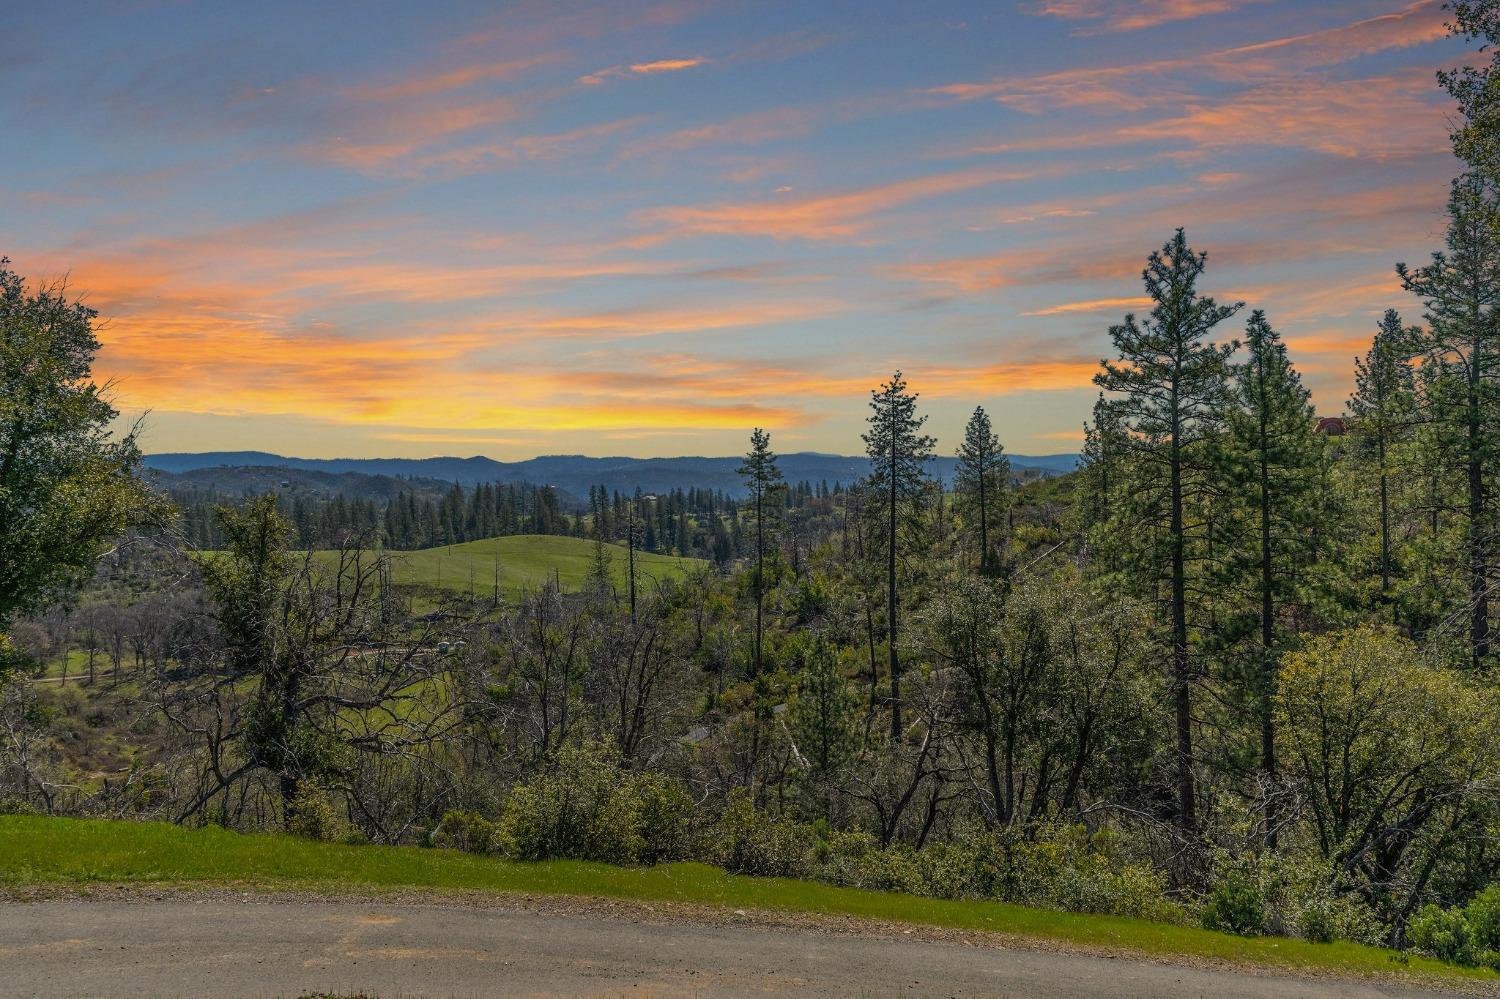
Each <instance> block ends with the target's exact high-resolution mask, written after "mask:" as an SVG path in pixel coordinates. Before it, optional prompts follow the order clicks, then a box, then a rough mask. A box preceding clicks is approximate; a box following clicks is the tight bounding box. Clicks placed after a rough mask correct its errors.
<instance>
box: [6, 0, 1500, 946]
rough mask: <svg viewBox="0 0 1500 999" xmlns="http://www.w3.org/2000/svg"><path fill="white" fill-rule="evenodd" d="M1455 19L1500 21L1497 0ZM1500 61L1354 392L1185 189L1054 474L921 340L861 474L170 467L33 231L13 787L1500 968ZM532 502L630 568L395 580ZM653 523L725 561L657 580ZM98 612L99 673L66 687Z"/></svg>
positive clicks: (1474, 106)
mask: <svg viewBox="0 0 1500 999" xmlns="http://www.w3.org/2000/svg"><path fill="white" fill-rule="evenodd" d="M1454 11H1455V14H1454V16H1455V18H1456V23H1457V25H1458V28H1457V29H1455V30H1457V31H1459V32H1460V33H1466V34H1468V35H1469V36H1471V37H1474V38H1478V39H1480V40H1482V41H1486V42H1493V41H1496V40H1497V38H1496V35H1497V32H1500V22H1497V16H1496V15H1495V14H1494V13H1493V12H1490V8H1489V5H1484V4H1477V5H1470V4H1465V3H1459V4H1456V5H1455V6H1454ZM1497 81H1500V75H1497V70H1496V68H1495V66H1494V65H1487V66H1485V67H1481V68H1478V69H1470V70H1464V71H1458V72H1455V73H1452V74H1447V75H1444V76H1443V77H1442V78H1441V82H1442V84H1443V86H1445V87H1446V88H1447V90H1448V92H1449V93H1450V94H1451V95H1452V96H1453V97H1454V98H1455V99H1456V100H1457V101H1458V108H1459V117H1458V118H1457V119H1456V121H1455V126H1454V134H1453V139H1454V149H1455V152H1456V154H1457V156H1458V157H1459V161H1460V163H1461V167H1462V169H1461V172H1460V173H1459V175H1458V176H1457V177H1456V178H1455V179H1454V181H1453V184H1452V189H1451V195H1450V198H1449V201H1448V209H1447V217H1446V220H1445V225H1446V231H1445V237H1444V242H1443V245H1442V246H1441V247H1440V248H1436V249H1435V252H1433V253H1432V254H1431V256H1430V257H1429V258H1428V259H1427V260H1425V261H1417V262H1409V263H1395V264H1394V266H1395V268H1396V273H1397V274H1398V275H1399V278H1400V281H1401V282H1402V285H1403V287H1404V289H1405V291H1406V292H1407V293H1408V297H1409V303H1379V302H1374V303H1370V306H1371V309H1372V310H1373V312H1372V315H1373V314H1378V313H1379V312H1380V310H1382V309H1385V311H1384V313H1383V316H1382V317H1381V318H1380V319H1379V321H1378V322H1377V323H1372V325H1371V328H1370V330H1369V334H1370V341H1369V345H1368V348H1367V350H1365V352H1364V353H1363V355H1362V356H1361V357H1359V358H1358V359H1356V360H1355V361H1354V366H1353V372H1352V374H1353V384H1354V390H1353V392H1352V394H1351V395H1350V396H1349V398H1348V399H1347V401H1346V402H1345V401H1342V400H1329V401H1328V405H1327V406H1326V408H1325V412H1324V413H1323V414H1321V415H1322V417H1324V418H1322V419H1320V414H1319V413H1318V412H1316V411H1315V409H1314V406H1313V402H1312V398H1311V394H1310V392H1309V391H1308V389H1307V388H1306V387H1304V385H1303V384H1302V381H1301V379H1300V377H1299V374H1298V372H1297V370H1296V367H1295V366H1294V364H1293V362H1292V358H1291V356H1290V354H1289V353H1288V350H1287V347H1286V345H1285V343H1284V342H1283V339H1282V335H1281V333H1280V332H1279V331H1278V329H1277V327H1276V325H1275V317H1274V316H1273V315H1270V314H1268V313H1267V312H1265V311H1262V310H1261V309H1258V308H1254V307H1253V304H1254V303H1251V304H1250V305H1247V304H1246V303H1241V302H1234V301H1221V300H1219V299H1216V298H1215V297H1214V296H1213V294H1212V291H1213V276H1214V271H1213V269H1212V267H1211V266H1210V255H1209V254H1208V253H1207V252H1205V251H1204V249H1203V248H1201V247H1197V246H1194V245H1193V244H1192V243H1191V242H1190V241H1189V239H1188V234H1187V233H1186V232H1184V231H1183V230H1182V229H1176V230H1175V231H1173V230H1172V229H1171V228H1170V225H1168V226H1167V227H1166V230H1167V231H1165V232H1164V233H1163V235H1164V236H1165V239H1164V242H1163V243H1162V245H1160V247H1158V248H1155V249H1154V250H1151V251H1150V252H1149V253H1148V254H1146V255H1145V259H1144V265H1143V270H1142V275H1141V277H1142V282H1143V287H1144V293H1145V295H1146V296H1148V297H1149V299H1150V301H1151V303H1152V304H1151V306H1150V307H1149V309H1147V310H1144V311H1142V312H1141V313H1140V314H1131V315H1127V316H1125V317H1123V318H1122V320H1121V321H1120V322H1119V323H1118V324H1115V325H1113V326H1111V327H1110V328H1109V330H1108V337H1109V341H1110V343H1111V344H1112V356H1111V357H1109V358H1108V359H1106V360H1104V361H1103V362H1102V363H1101V366H1100V369H1099V371H1098V373H1097V375H1096V376H1095V379H1094V381H1095V384H1096V385H1097V387H1098V389H1099V397H1098V402H1097V404H1096V405H1095V407H1094V409H1093V412H1092V413H1091V414H1090V416H1089V418H1088V421H1087V425H1086V427H1085V445H1084V457H1083V464H1082V467H1081V468H1080V469H1079V470H1078V471H1077V472H1074V473H1071V474H1069V475H1066V476H1062V477H1058V478H1053V479H1032V480H1030V481H1026V482H1024V483H1018V482H1017V481H1016V479H1015V478H1014V477H1013V476H1012V475H1011V474H1010V470H1009V468H1008V464H1007V460H1006V454H1005V449H1004V447H1003V446H1002V444H1001V441H1000V439H999V438H1000V436H1001V434H1002V433H1003V430H1004V428H999V427H996V426H995V425H994V424H993V422H992V420H991V418H990V416H989V415H988V414H987V413H986V411H985V409H984V408H983V407H982V406H976V407H975V409H974V410H973V415H972V418H970V420H969V421H968V424H967V427H966V429H965V433H964V437H963V440H962V442H961V444H960V446H959V447H958V449H957V457H958V459H959V461H958V472H957V474H956V475H955V476H954V478H953V480H952V481H951V482H949V483H947V484H946V486H944V485H941V484H939V482H938V481H937V480H936V479H935V478H934V476H932V474H931V473H930V466H931V459H932V457H933V454H934V449H935V446H936V445H935V442H934V440H933V438H932V437H931V436H929V435H928V433H927V432H926V429H925V426H924V422H925V416H924V413H923V409H922V404H921V399H920V396H919V392H918V391H917V390H918V389H920V385H919V384H914V385H909V384H908V382H907V381H906V379H905V377H904V376H903V374H902V373H901V372H899V371H898V372H895V373H893V374H891V375H890V376H889V377H888V378H886V379H885V380H884V381H880V382H879V384H878V385H877V387H875V388H874V389H873V390H872V391H871V394H870V398H869V400H868V401H869V410H868V424H867V430H866V432H865V434H864V437H863V443H864V445H865V451H866V453H867V455H868V457H869V460H870V463H871V464H870V467H871V473H870V475H869V477H868V478H867V479H866V480H865V481H864V482H862V483H861V484H860V485H859V486H857V487H856V488H850V489H842V488H839V489H829V488H826V487H823V486H817V487H814V486H811V485H809V484H805V483H803V484H799V485H796V486H790V487H789V485H788V483H786V482H785V481H784V479H783V476H782V473H781V471H780V469H779V468H778V465H777V456H776V452H775V449H774V447H773V440H772V435H771V434H770V433H769V432H767V431H765V430H763V429H754V430H753V431H751V432H750V434H749V439H748V443H747V449H746V454H745V457H744V461H743V465H742V467H741V475H742V476H743V479H744V482H745V487H746V489H745V493H746V498H743V499H737V500H734V501H730V500H728V499H726V498H725V497H724V496H723V495H722V494H721V493H716V492H711V491H708V490H702V491H692V492H682V493H678V494H672V495H667V496H663V497H654V496H653V497H649V498H648V497H645V496H635V497H622V496H620V495H619V494H618V493H606V492H605V491H604V490H603V489H599V490H596V491H594V492H592V493H591V495H590V497H589V498H588V503H587V507H586V508H585V509H580V510H577V511H574V512H563V511H561V510H559V509H558V507H557V505H556V503H555V502H554V501H549V500H548V498H547V497H548V495H549V493H548V491H547V490H546V489H539V488H536V487H504V486H498V485H497V486H486V485H481V486H478V487H475V488H473V489H470V490H465V489H463V488H462V487H454V489H453V491H452V492H451V493H450V494H449V495H448V496H446V497H445V498H443V499H441V500H437V501H431V500H423V501H421V502H418V501H417V500H416V499H415V498H412V497H406V496H403V497H402V498H400V499H397V500H393V501H392V502H390V503H389V504H387V505H386V506H385V507H384V508H383V509H379V510H377V508H376V507H375V506H374V505H373V504H356V505H355V506H352V507H351V506H349V505H344V504H342V503H339V504H337V505H330V506H328V507H327V508H318V509H313V508H311V507H307V508H299V507H297V506H296V505H294V504H289V503H288V502H287V501H286V500H285V499H284V498H282V499H278V497H277V496H276V495H274V494H266V495H263V496H259V497H254V498H250V499H246V500H243V501H240V502H234V503H223V502H214V503H211V502H208V501H202V500H200V499H190V500H188V501H185V502H181V503H174V502H172V499H171V498H170V497H167V496H165V495H163V494H160V493H158V492H156V491H154V490H153V489H152V488H151V487H150V486H149V484H148V482H147V480H146V479H145V478H143V476H142V475H141V473H140V462H141V455H140V451H139V445H138V439H137V437H136V436H135V434H134V433H126V434H123V435H121V434H118V433H115V432H113V431H112V430H111V421H112V420H113V418H114V416H115V413H114V411H113V408H112V407H111V403H110V400H109V396H108V392H107V389H106V387H104V386H100V385H98V384H96V383H95V382H94V381H92V380H91V366H92V362H93V359H94V356H95V353H96V352H97V350H98V348H99V341H98V338H97V335H96V333H97V322H98V317H97V316H96V315H95V314H94V312H93V311H92V310H91V309H90V308H88V307H87V306H86V305H84V304H81V303H80V302H79V301H78V300H77V299H76V298H75V297H73V296H71V295H70V293H69V292H68V290H67V289H66V288H65V287H63V286H61V285H56V286H48V285H34V284H28V283H27V282H26V281H25V280H24V279H23V278H22V277H21V276H20V275H19V274H17V273H15V272H13V271H11V270H10V269H9V267H8V265H7V266H6V267H5V268H3V269H0V328H3V330H4V340H3V342H0V351H3V354H0V371H3V372H4V375H3V377H4V378H5V380H6V392H5V395H4V397H3V401H0V636H3V638H4V643H5V644H4V655H5V672H4V673H3V674H0V676H3V679H0V810H4V811H11V812H38V813H47V814H63V815H94V816H109V817H126V818H151V819H160V820H167V821H171V822H176V823H182V824H187V825H203V824H208V823H214V824H217V825H220V826H224V827H227V828H230V829H235V830H244V831H251V830H282V831H285V832H287V833H290V834H294V835H298V836H307V837H313V838H318V839H325V840H339V841H346V842H352V843H384V844H420V845H426V846H431V847H435V848H451V849H461V850H468V851H474V852H477V853H485V854H495V855H498V856H504V857H509V858H515V859H521V860H539V859H547V858H556V857H564V858H579V859H587V860H599V861H606V862H611V863H620V864H655V863H659V862H664V861H671V860H679V859H697V860H701V861H704V862H707V863H711V864H716V865H718V866H720V867H723V868H725V869H727V870H729V871H732V872H739V873H749V874H761V875H779V876H787V877H798V878H807V879H814V880H819V881H826V882H830V883H833V884H839V885H857V886H864V887H874V888H880V889H885V890H892V891H903V892H910V893H914V894H919V895H930V896H937V897H961V898H987V899H1002V900H1007V901H1015V902H1022V903H1026V904H1032V905H1040V906H1049V907H1055V908H1061V909H1068V910H1073V911H1080V912H1100V913H1114V914H1121V915H1133V916H1143V917H1147V918H1151V919H1157V920H1163V921H1167V922H1180V923H1200V924H1202V925H1205V926H1207V927H1209V928H1214V929H1223V930H1227V931H1230V932H1236V933H1246V934H1285V935H1291V936H1297V937H1303V938H1306V939H1309V940H1315V941H1329V940H1335V939H1343V940H1355V941H1361V942H1367V943H1379V944H1384V945H1388V946H1392V947H1411V948H1415V949H1417V950H1419V951H1423V952H1426V953H1431V954H1434V955H1436V956H1439V957H1442V958H1445V959H1448V960H1452V961H1457V962H1459V963H1466V964H1475V965H1491V966H1494V967H1495V968H1497V969H1500V845H1497V844H1500V839H1497V837H1500V738H1497V737H1496V733H1497V732H1500V665H1497V658H1500V634H1497V633H1495V632H1494V631H1493V630H1492V629H1493V626H1494V625H1495V623H1496V622H1495V620H1494V614H1495V610H1496V607H1497V601H1496V599H1495V593H1494V586H1495V583H1496V580H1497V578H1500V127H1497V124H1500V123H1497V117H1496V116H1497V115H1500V97H1497V96H1496V95H1497V94H1500V82H1497ZM1145 249H1146V248H1143V251H1144V250H1145ZM1210 249H1211V248H1210ZM1388 305H1404V308H1405V311H1404V312H1400V311H1397V309H1396V308H1389V309H1387V308H1386V307H1387V306H1388ZM879 377H880V376H878V375H877V376H874V377H872V379H871V380H872V381H877V380H878V379H879ZM747 429H748V428H747ZM178 498H179V499H183V498H182V497H178ZM554 499H555V498H554ZM518 532H520V533H556V534H570V535H572V536H574V537H577V538H581V539H584V540H585V541H587V542H590V543H591V544H592V546H593V548H592V550H593V553H594V558H595V559H596V570H597V571H593V572H591V574H590V578H589V581H588V582H587V583H586V584H585V585H583V586H582V587H579V588H575V589H566V590H565V589H564V588H562V587H559V586H557V585H544V586H540V587H536V588H533V589H531V590H529V591H528V592H526V593H525V594H523V595H522V596H521V597H520V598H519V599H516V600H508V599H500V597H499V593H498V590H497V591H496V592H495V593H494V594H490V595H481V596H474V595H471V594H465V593H460V592H444V591H438V590H434V589H432V588H425V589H424V588H417V587H411V586H405V585H402V584H401V583H400V582H399V581H398V576H397V575H396V574H394V573H393V571H392V564H393V561H394V560H397V559H399V558H400V554H399V552H397V551H394V549H401V548H421V547H425V546H430V545H435V544H448V543H452V542H454V541H462V540H471V539H474V538H483V537H491V536H497V535H500V534H505V533H518ZM637 550H640V551H651V552H667V553H675V554H680V555H696V556H700V557H702V558H704V559H706V560H707V561H706V562H705V563H704V564H702V565H700V566H697V567H695V568H694V569H692V571H690V572H686V573H684V574H683V575H682V576H680V577H674V578H669V579H651V580H645V579H638V578H637V575H636V574H635V572H634V560H633V559H634V554H635V552H636V551H637ZM621 558H624V559H627V560H628V562H629V567H630V568H629V569H628V570H627V573H628V575H627V583H626V584H625V585H623V586H621V585H619V584H618V583H617V582H616V581H615V580H616V577H614V576H613V575H612V574H611V566H612V565H614V564H615V563H616V562H617V561H618V560H619V559H621ZM80 612H84V613H92V614H95V615H97V618H96V621H95V624H94V625H93V626H91V627H92V629H93V630H92V631H91V632H90V635H91V637H90V639H89V641H88V643H87V645H88V649H89V650H90V653H89V654H90V657H91V661H90V665H91V667H92V665H93V664H92V656H93V655H100V656H105V657H108V658H109V659H110V660H111V662H112V666H113V668H112V669H111V670H110V671H109V674H108V676H99V677H97V678H95V679H94V680H93V682H92V683H89V684H85V685H77V684H75V685H72V686H69V685H67V684H65V683H64V684H55V683H51V682H50V680H51V675H50V674H49V666H48V664H49V662H55V660H56V659H57V657H58V656H59V655H61V656H63V657H64V658H65V660H66V657H67V656H69V655H72V656H75V657H76V656H77V655H78V653H79V652H80V650H81V648H82V647H81V646H80V645H79V634H80V632H79V629H78V627H77V626H76V625H68V624H67V623H66V622H67V621H68V620H72V619H74V618H73V617H72V615H76V614H78V613H80ZM111 615H112V617H111ZM106 619H108V623H100V622H105V621H106ZM70 644H71V645H72V650H71V651H70V650H69V645H70ZM111 650H112V651H111ZM127 650H129V651H128V652H127Z"/></svg>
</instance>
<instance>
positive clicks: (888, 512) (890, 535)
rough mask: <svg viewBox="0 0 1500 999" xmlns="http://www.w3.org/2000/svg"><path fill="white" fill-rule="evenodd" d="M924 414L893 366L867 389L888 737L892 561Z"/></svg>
mask: <svg viewBox="0 0 1500 999" xmlns="http://www.w3.org/2000/svg"><path fill="white" fill-rule="evenodd" d="M926 422H927V417H925V416H918V415H917V396H916V394H915V393H912V392H908V391H907V388H906V382H905V381H904V380H903V379H902V377H901V372H899V371H897V372H896V373H895V374H893V375H891V380H890V381H888V382H885V383H884V384H882V385H881V386H880V388H878V389H873V390H872V391H871V392H870V416H869V425H870V429H869V432H868V433H866V434H864V435H863V436H864V441H865V450H866V452H867V453H868V454H869V456H870V478H869V490H868V492H869V497H870V509H871V511H872V512H873V513H874V514H875V515H876V516H877V518H878V519H879V520H880V522H881V524H882V531H881V534H882V536H883V537H882V540H883V542H884V548H885V551H884V553H883V554H884V555H885V586H886V601H885V612H886V661H887V664H888V667H889V670H890V676H891V739H892V740H893V741H894V740H898V739H900V738H901V731H902V726H901V658H900V654H899V652H898V651H897V644H898V641H899V638H900V629H899V628H898V627H897V622H898V617H897V612H898V609H899V601H898V599H897V595H896V590H897V579H896V564H897V558H898V547H897V546H898V544H899V541H900V533H901V532H900V528H901V525H902V522H903V520H906V519H908V518H910V517H911V516H912V515H913V514H914V513H915V512H916V511H917V509H918V508H919V506H920V503H921V500H922V497H923V496H924V495H925V494H926V492H927V488H928V477H927V463H928V462H929V461H931V460H932V447H933V444H934V443H935V442H934V441H933V439H932V438H931V437H929V436H927V435H926V434H924V433H922V425H923V424H924V423H926Z"/></svg>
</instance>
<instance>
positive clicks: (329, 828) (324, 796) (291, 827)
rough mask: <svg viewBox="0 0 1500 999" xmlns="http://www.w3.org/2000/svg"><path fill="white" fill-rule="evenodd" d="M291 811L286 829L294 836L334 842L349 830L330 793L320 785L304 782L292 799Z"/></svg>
mask: <svg viewBox="0 0 1500 999" xmlns="http://www.w3.org/2000/svg"><path fill="white" fill-rule="evenodd" d="M289 812H290V814H289V815H288V816H287V823H286V831H287V832H289V833H291V834H292V835H293V836H301V837H303V838H304V839H315V840H319V841H320V842H323V843H332V842H335V841H336V840H338V839H340V838H341V837H342V836H343V835H344V834H345V833H346V832H347V830H346V828H345V825H346V823H345V822H343V821H342V820H341V819H340V818H339V816H338V814H337V813H335V812H334V810H333V805H332V804H331V803H330V802H329V800H328V793H327V792H326V791H324V790H323V789H322V788H320V787H316V786H314V785H311V784H304V785H303V786H302V788H301V789H300V790H299V791H298V792H297V796H296V797H295V798H293V799H292V803H291V807H290V809H289Z"/></svg>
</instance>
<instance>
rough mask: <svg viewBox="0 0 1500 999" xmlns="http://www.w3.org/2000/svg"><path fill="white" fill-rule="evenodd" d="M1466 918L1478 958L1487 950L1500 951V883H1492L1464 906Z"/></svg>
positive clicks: (1481, 961)
mask: <svg viewBox="0 0 1500 999" xmlns="http://www.w3.org/2000/svg"><path fill="white" fill-rule="evenodd" d="M1464 918H1465V919H1466V920H1467V921H1468V924H1469V941H1470V943H1471V944H1472V945H1473V948H1474V951H1475V956H1476V958H1478V956H1479V955H1480V954H1481V953H1483V952H1485V951H1490V952H1500V885H1491V886H1490V887H1488V888H1486V889H1485V890H1484V891H1482V892H1480V893H1479V894H1478V895H1475V896H1474V898H1473V900H1472V901H1471V902H1469V904H1468V905H1467V906H1465V907H1464ZM1479 963H1481V964H1492V963H1493V961H1485V960H1480V962H1479Z"/></svg>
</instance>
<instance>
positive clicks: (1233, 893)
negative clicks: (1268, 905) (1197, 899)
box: [1203, 871, 1266, 936]
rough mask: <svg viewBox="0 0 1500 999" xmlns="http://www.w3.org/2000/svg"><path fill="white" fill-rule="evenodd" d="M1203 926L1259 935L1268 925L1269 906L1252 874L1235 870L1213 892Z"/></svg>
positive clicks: (1205, 911) (1210, 894)
mask: <svg viewBox="0 0 1500 999" xmlns="http://www.w3.org/2000/svg"><path fill="white" fill-rule="evenodd" d="M1203 926H1204V927H1205V928H1206V929H1210V930H1219V931H1220V932H1223V933H1238V934H1241V935H1242V936H1255V935H1257V934H1260V933H1264V932H1265V929H1266V909H1265V906H1264V904H1262V902H1261V897H1260V892H1259V891H1257V890H1256V886H1255V884H1254V882H1253V881H1251V880H1250V878H1248V877H1246V876H1245V875H1244V874H1243V873H1241V872H1239V871H1234V872H1231V873H1230V874H1229V875H1228V876H1227V877H1225V878H1224V879H1223V880H1222V881H1220V882H1219V883H1218V884H1217V885H1215V886H1214V889H1213V890H1212V891H1211V892H1209V894H1208V900H1207V902H1206V904H1205V905H1204V907H1203Z"/></svg>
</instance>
